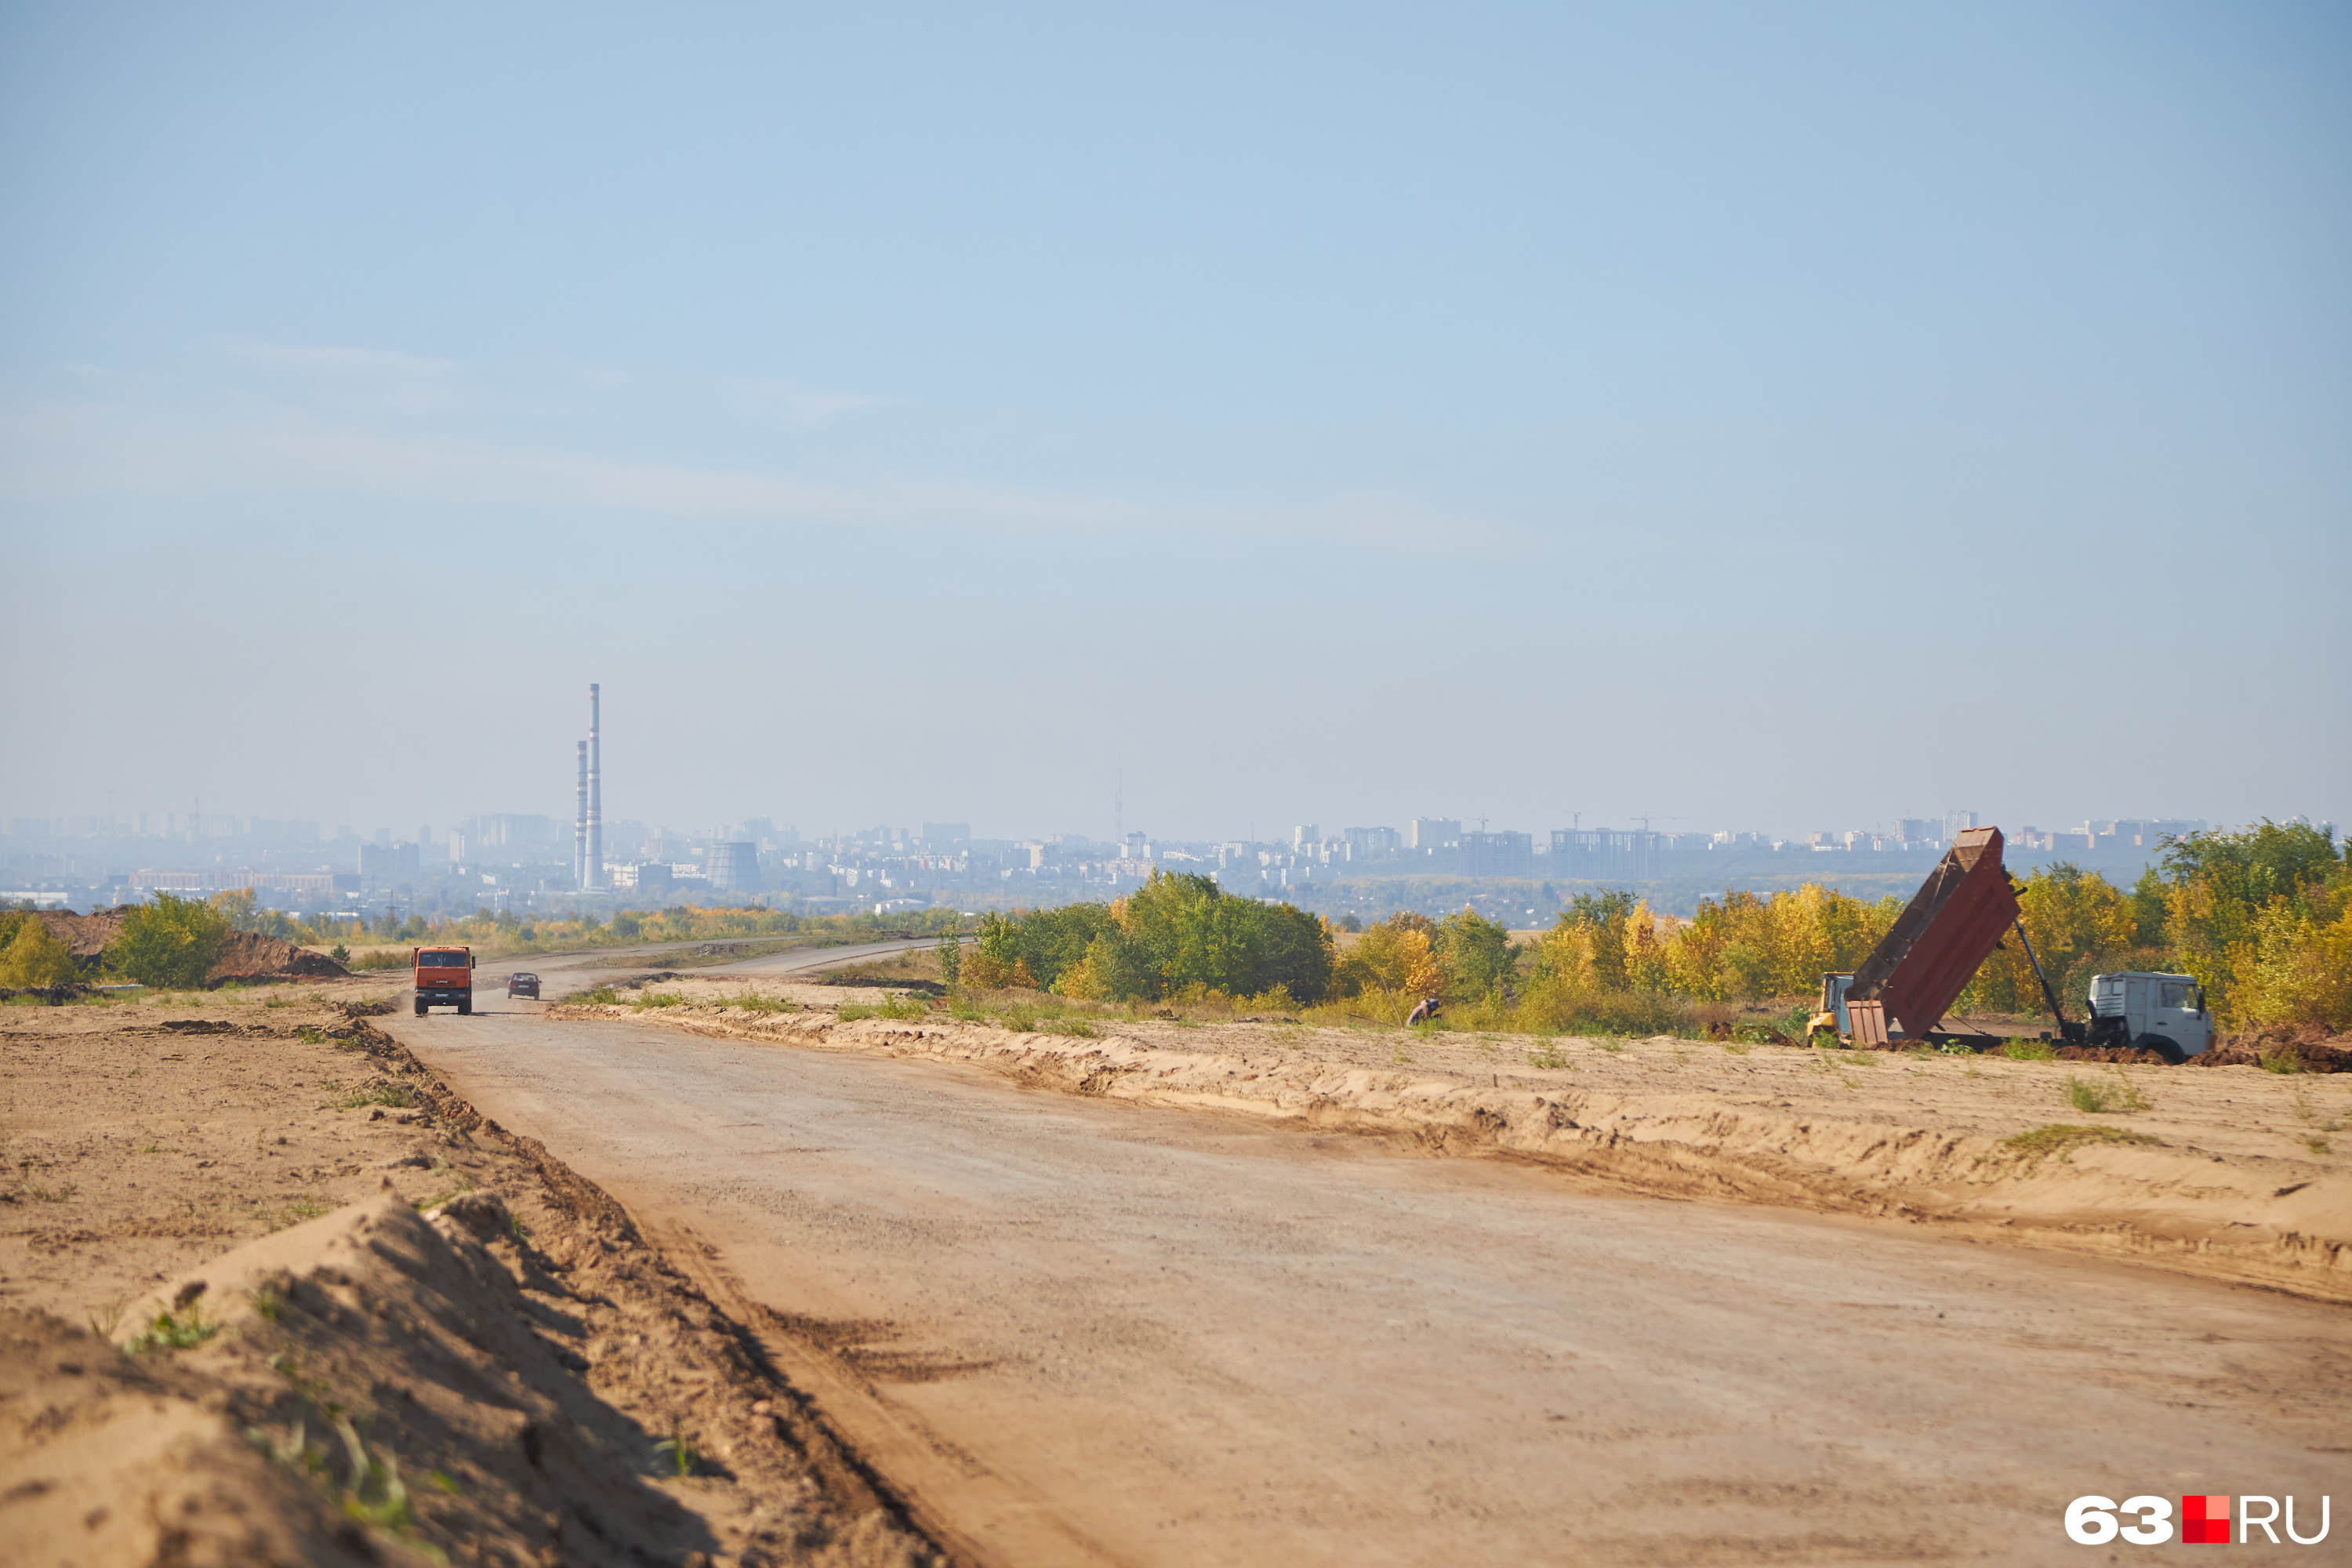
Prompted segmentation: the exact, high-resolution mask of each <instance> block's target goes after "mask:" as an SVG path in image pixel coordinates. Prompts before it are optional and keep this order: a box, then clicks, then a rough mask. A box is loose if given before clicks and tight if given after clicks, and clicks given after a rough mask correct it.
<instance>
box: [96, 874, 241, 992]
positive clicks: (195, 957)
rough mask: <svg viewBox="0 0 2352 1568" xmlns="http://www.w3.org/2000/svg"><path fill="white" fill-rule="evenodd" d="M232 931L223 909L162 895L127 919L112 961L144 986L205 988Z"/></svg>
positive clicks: (110, 951)
mask: <svg viewBox="0 0 2352 1568" xmlns="http://www.w3.org/2000/svg"><path fill="white" fill-rule="evenodd" d="M228 932H229V922H228V919H227V917H226V916H225V915H224V914H223V913H222V912H221V911H220V910H216V909H214V908H212V907H211V906H209V905H207V904H205V903H204V902H202V901H200V900H195V899H181V898H174V897H173V895H172V894H170V893H158V894H156V895H155V898H154V900H153V901H152V902H151V903H147V904H143V905H142V906H141V907H140V908H138V909H135V910H131V913H130V914H128V915H127V916H125V917H124V918H123V921H122V934H121V936H120V937H118V938H116V939H115V942H114V945H113V946H112V947H110V948H109V949H108V950H107V957H108V958H109V959H110V961H112V963H113V964H114V966H115V967H116V968H117V969H119V970H121V972H122V973H125V974H127V975H129V976H130V977H131V979H133V980H136V981H138V982H139V983H140V984H143V985H154V986H170V987H173V988H176V989H180V990H186V989H189V988H192V987H194V986H198V985H202V984H204V983H205V975H206V974H207V973H210V972H211V970H212V966H213V956H214V954H215V953H217V952H219V951H220V945H221V942H222V941H223V940H224V939H225V938H226V937H227V935H228Z"/></svg>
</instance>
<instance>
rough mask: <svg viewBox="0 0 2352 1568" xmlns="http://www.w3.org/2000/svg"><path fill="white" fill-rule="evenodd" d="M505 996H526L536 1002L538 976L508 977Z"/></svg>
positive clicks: (518, 975)
mask: <svg viewBox="0 0 2352 1568" xmlns="http://www.w3.org/2000/svg"><path fill="white" fill-rule="evenodd" d="M507 994H508V995H509V996H528V997H530V999H531V1000H532V1001H534V1002H536V1001H538V1000H539V976H538V975H536V974H509V975H508V976H507Z"/></svg>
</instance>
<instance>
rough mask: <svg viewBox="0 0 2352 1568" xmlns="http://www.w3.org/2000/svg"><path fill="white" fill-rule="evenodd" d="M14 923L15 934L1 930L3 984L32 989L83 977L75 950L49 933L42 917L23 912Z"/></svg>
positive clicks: (62, 983)
mask: <svg viewBox="0 0 2352 1568" xmlns="http://www.w3.org/2000/svg"><path fill="white" fill-rule="evenodd" d="M15 924H16V932H15V934H14V935H13V936H10V935H6V934H5V931H0V986H5V987H7V988H9V989H11V990H19V991H29V990H33V989H36V988H37V987H43V986H49V985H71V984H73V983H74V982H76V981H78V980H79V979H80V978H81V965H80V964H79V963H75V962H74V955H73V952H72V951H71V950H70V949H68V947H67V946H66V944H65V943H64V942H59V941H58V939H57V938H56V937H54V936H52V935H51V934H50V933H49V928H48V924H47V922H46V921H43V920H42V919H41V917H40V916H38V915H31V914H28V915H20V916H17V917H16V921H15Z"/></svg>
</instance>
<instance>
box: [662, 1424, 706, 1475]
mask: <svg viewBox="0 0 2352 1568" xmlns="http://www.w3.org/2000/svg"><path fill="white" fill-rule="evenodd" d="M654 1452H655V1453H656V1454H666V1455H667V1456H668V1457H669V1458H668V1462H669V1464H670V1465H671V1466H672V1467H673V1468H675V1469H676V1470H677V1474H678V1479H681V1480H683V1479H685V1478H687V1477H688V1476H690V1475H692V1474H694V1467H695V1466H696V1465H698V1464H699V1463H700V1462H701V1460H702V1456H701V1455H700V1454H698V1453H697V1452H696V1451H695V1447H694V1444H693V1443H692V1442H691V1441H689V1440H688V1437H687V1436H686V1434H685V1433H684V1432H679V1431H673V1432H672V1433H671V1434H670V1436H667V1437H665V1438H663V1439H662V1440H661V1441H660V1442H658V1443H656V1444H655V1445H654Z"/></svg>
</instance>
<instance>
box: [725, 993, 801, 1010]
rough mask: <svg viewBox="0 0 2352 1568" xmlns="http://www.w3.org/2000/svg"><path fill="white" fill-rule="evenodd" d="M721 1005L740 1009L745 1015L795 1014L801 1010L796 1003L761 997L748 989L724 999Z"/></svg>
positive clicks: (780, 998) (778, 998)
mask: <svg viewBox="0 0 2352 1568" xmlns="http://www.w3.org/2000/svg"><path fill="white" fill-rule="evenodd" d="M722 1005H725V1006H729V1007H740V1008H742V1009H743V1011H745V1012H746V1013H797V1012H799V1011H800V1010H801V1005H800V1004H799V1003H797V1002H791V1001H787V1000H785V999H784V998H783V997H782V996H762V995H761V994H759V993H758V992H756V991H753V990H750V989H748V988H747V989H745V990H742V991H740V992H738V993H736V994H734V995H732V996H730V997H728V998H726V999H725V1002H724V1003H723V1004H722Z"/></svg>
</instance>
